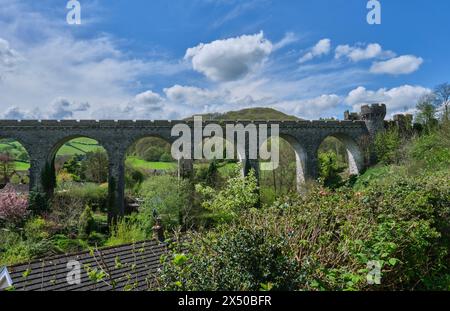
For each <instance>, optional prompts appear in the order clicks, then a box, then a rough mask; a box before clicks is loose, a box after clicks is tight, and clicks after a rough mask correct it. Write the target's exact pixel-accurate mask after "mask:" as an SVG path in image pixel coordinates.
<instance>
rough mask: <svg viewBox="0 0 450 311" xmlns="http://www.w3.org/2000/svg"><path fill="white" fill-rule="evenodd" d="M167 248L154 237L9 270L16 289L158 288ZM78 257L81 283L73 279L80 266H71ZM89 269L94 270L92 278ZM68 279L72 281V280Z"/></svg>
mask: <svg viewBox="0 0 450 311" xmlns="http://www.w3.org/2000/svg"><path fill="white" fill-rule="evenodd" d="M166 251H167V244H165V243H159V242H158V241H156V240H150V241H144V242H137V243H133V244H126V245H121V246H118V247H109V248H103V249H97V250H95V251H86V252H80V253H76V254H69V255H62V256H55V257H51V258H47V259H39V260H36V261H33V262H30V263H27V264H19V265H14V266H10V267H8V271H9V273H10V276H11V279H12V282H13V288H14V290H26V291H32V290H34V291H88V290H98V291H110V290H119V291H122V290H142V291H143V290H148V289H151V288H152V287H154V285H155V281H156V274H157V272H158V269H159V268H160V266H161V263H160V257H161V255H163V254H164V253H165V252H166ZM74 260H75V261H77V262H79V263H80V264H79V265H78V267H79V270H78V271H79V273H78V275H79V276H80V278H79V280H80V282H79V284H77V282H73V279H72V278H71V277H73V276H74V275H77V271H76V267H77V266H74V265H71V264H73V262H71V261H74ZM75 263H76V262H75ZM68 264H69V265H68ZM92 271H94V272H92ZM95 271H96V272H97V273H95ZM88 272H91V277H89V275H88ZM101 272H103V273H104V276H103V277H102V278H100V279H97V281H95V277H94V276H95V275H97V276H99V275H100V273H101ZM68 278H69V280H72V281H71V282H70V283H69V282H68V280H67V279H68Z"/></svg>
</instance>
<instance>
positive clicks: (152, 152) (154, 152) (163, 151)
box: [128, 137, 172, 162]
mask: <svg viewBox="0 0 450 311" xmlns="http://www.w3.org/2000/svg"><path fill="white" fill-rule="evenodd" d="M128 155H131V156H137V157H138V158H140V159H143V160H145V161H150V162H158V161H162V162H171V161H172V157H171V156H170V144H169V143H167V142H166V141H164V140H163V139H161V138H158V137H145V138H142V139H140V140H138V141H137V142H135V143H134V144H133V145H132V146H131V147H130V148H129V151H128ZM162 158H163V159H162ZM164 160H167V161H164Z"/></svg>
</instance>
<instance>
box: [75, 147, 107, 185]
mask: <svg viewBox="0 0 450 311" xmlns="http://www.w3.org/2000/svg"><path fill="white" fill-rule="evenodd" d="M81 166H82V169H81V170H82V172H83V175H84V177H85V178H86V180H87V181H91V182H95V183H99V184H101V183H105V182H106V181H107V179H108V156H107V155H106V152H104V151H93V152H88V153H87V154H86V159H85V160H84V161H83V163H82V165H81Z"/></svg>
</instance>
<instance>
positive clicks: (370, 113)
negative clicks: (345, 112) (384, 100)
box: [360, 104, 386, 120]
mask: <svg viewBox="0 0 450 311" xmlns="http://www.w3.org/2000/svg"><path fill="white" fill-rule="evenodd" d="M360 116H361V118H362V119H363V120H370V119H380V118H382V119H383V120H384V118H385V117H386V105H385V104H372V105H364V106H361V113H360Z"/></svg>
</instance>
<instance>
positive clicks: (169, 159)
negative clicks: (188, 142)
mask: <svg viewBox="0 0 450 311" xmlns="http://www.w3.org/2000/svg"><path fill="white" fill-rule="evenodd" d="M159 161H161V162H172V161H173V158H172V156H171V155H170V153H168V152H164V153H163V154H162V155H161V157H160V158H159Z"/></svg>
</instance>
